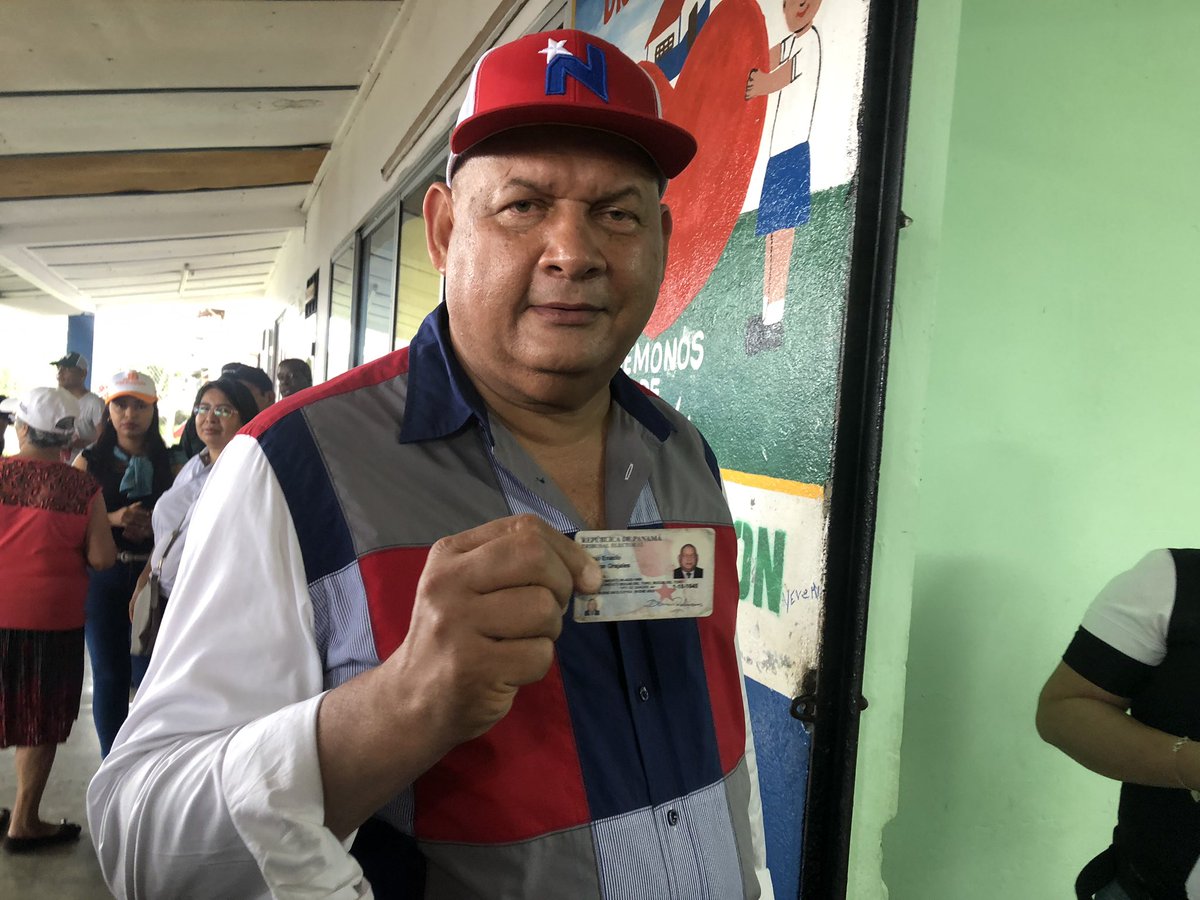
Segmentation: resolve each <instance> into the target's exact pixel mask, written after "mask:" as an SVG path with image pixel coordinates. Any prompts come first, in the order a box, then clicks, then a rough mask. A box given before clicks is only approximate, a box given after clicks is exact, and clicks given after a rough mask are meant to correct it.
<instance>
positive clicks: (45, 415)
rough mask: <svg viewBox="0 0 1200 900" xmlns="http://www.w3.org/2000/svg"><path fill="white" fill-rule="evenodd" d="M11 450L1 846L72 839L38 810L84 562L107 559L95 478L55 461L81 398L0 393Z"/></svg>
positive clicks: (55, 392)
mask: <svg viewBox="0 0 1200 900" xmlns="http://www.w3.org/2000/svg"><path fill="white" fill-rule="evenodd" d="M0 412H11V413H12V414H13V416H14V419H15V429H14V430H15V431H16V435H17V442H18V445H19V446H20V453H19V454H18V455H17V456H10V457H6V458H4V459H0V570H2V571H3V572H4V578H3V579H0V747H14V746H15V747H16V766H17V798H16V803H15V804H14V805H13V809H12V814H11V816H10V815H9V814H8V810H3V811H0V823H2V824H4V825H6V826H7V831H6V835H5V837H4V848H5V849H6V850H8V851H9V852H12V853H21V852H26V851H29V850H36V849H37V848H39V847H44V846H48V845H52V844H61V843H64V842H67V841H74V840H77V839H78V838H79V832H80V827H79V826H78V825H75V824H73V823H69V822H66V821H63V822H61V823H59V824H57V825H53V824H50V823H49V822H43V821H42V819H41V816H40V812H39V807H40V806H41V801H42V792H43V790H44V789H45V787H46V782H47V780H48V779H49V777H50V767H51V766H52V765H53V763H54V754H55V752H56V751H57V750H58V745H59V744H61V743H62V742H63V741H65V740H66V739H67V736H68V735H69V734H70V733H71V725H72V724H73V723H74V721H75V719H76V718H77V717H78V716H79V698H80V694H81V693H82V690H83V620H84V598H85V597H86V596H87V589H88V575H87V569H86V566H87V565H91V566H92V567H93V568H96V569H104V568H108V567H109V566H111V565H112V564H113V563H114V562H116V558H117V548H116V545H115V544H114V543H113V537H112V530H111V529H110V528H109V525H108V511H107V509H106V508H105V506H104V497H103V496H102V495H101V493H100V485H99V484H97V483H96V480H95V479H94V478H92V477H91V476H90V475H88V474H87V473H85V472H80V471H77V470H76V469H73V468H71V467H70V466H69V465H67V464H66V463H63V462H60V461H59V460H60V459H61V457H62V453H63V451H64V450H65V449H66V448H67V447H68V446H69V445H70V442H71V438H72V436H73V435H74V428H75V418H74V417H75V416H77V415H78V414H79V402H78V401H77V400H76V399H75V398H74V397H72V396H71V395H70V394H68V393H67V392H66V391H63V390H60V389H58V388H34V389H33V390H32V391H30V392H29V393H28V394H26V395H25V396H24V397H21V398H10V399H8V400H6V401H4V403H3V404H2V405H0Z"/></svg>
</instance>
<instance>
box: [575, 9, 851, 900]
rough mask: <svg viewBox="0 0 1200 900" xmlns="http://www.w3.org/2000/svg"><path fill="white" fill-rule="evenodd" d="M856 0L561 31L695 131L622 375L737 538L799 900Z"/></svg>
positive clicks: (777, 802)
mask: <svg viewBox="0 0 1200 900" xmlns="http://www.w3.org/2000/svg"><path fill="white" fill-rule="evenodd" d="M869 2H870V0H782V2H781V0H576V3H575V6H574V25H575V27H576V28H580V29H583V30H584V31H588V32H591V33H593V34H596V35H598V36H600V37H602V38H604V39H606V40H608V41H611V42H612V43H614V44H616V45H618V46H620V47H621V48H622V49H623V50H625V52H627V53H628V54H630V55H631V56H633V57H634V58H635V59H638V60H641V61H642V62H641V65H642V66H643V68H644V69H645V70H646V72H647V73H648V74H649V75H650V77H651V78H653V79H654V81H655V82H656V84H657V85H658V87H659V92H660V95H661V96H662V98H663V108H664V112H665V114H666V115H667V116H668V117H669V118H670V119H672V120H673V121H675V122H677V123H679V124H680V125H683V126H684V127H686V128H688V129H689V130H691V131H692V132H693V134H695V135H696V137H697V139H698V141H699V151H698V153H697V155H696V158H695V161H694V162H693V163H692V164H691V166H689V168H688V169H687V171H686V172H684V173H683V175H681V176H680V177H679V178H676V179H675V180H674V181H672V182H671V184H670V186H669V188H668V190H667V193H666V196H665V198H664V199H665V202H666V203H667V204H668V205H669V206H670V207H671V210H672V214H673V217H674V221H675V232H674V236H673V237H672V240H671V247H670V256H669V260H668V265H667V274H666V280H665V282H664V284H663V288H662V292H661V294H660V297H659V302H658V306H657V307H656V309H655V312H654V315H653V316H652V317H651V319H650V321H649V323H648V324H647V326H646V330H645V332H644V334H643V335H642V337H641V339H640V340H639V341H638V342H637V344H636V345H635V346H634V347H633V349H632V350H631V351H630V353H629V355H628V357H626V359H625V363H624V368H625V370H626V371H627V372H628V373H629V374H630V375H631V376H632V377H634V378H635V379H637V380H638V381H640V382H641V383H643V384H645V385H647V386H648V387H650V388H651V389H652V390H654V391H656V392H657V393H658V394H659V395H661V396H662V397H663V398H664V399H666V400H667V401H668V402H670V403H672V404H674V405H675V406H676V407H677V408H678V409H680V410H681V411H682V412H684V413H685V414H686V415H688V416H689V417H690V418H691V419H692V421H694V422H695V423H696V424H697V425H698V426H699V427H700V429H701V430H702V431H703V432H704V434H705V436H706V437H707V438H708V440H709V442H710V443H711V444H712V446H713V449H714V451H715V452H716V454H717V459H718V460H719V461H720V463H721V465H722V467H723V472H724V477H725V482H726V488H727V492H728V495H729V502H730V506H731V508H732V510H733V514H734V519H735V522H736V526H737V532H738V544H739V578H740V584H741V601H742V606H741V611H740V619H739V640H740V645H741V650H742V655H743V663H744V666H745V671H746V675H747V695H748V697H749V702H750V710H751V719H752V724H753V727H754V730H755V734H756V740H757V746H758V756H759V768H760V780H761V782H762V790H763V800H764V809H765V814H766V822H767V854H768V863H769V865H770V866H771V869H772V875H773V879H774V882H775V891H776V894H777V896H779V897H793V896H795V895H796V890H797V885H798V884H799V879H800V864H801V861H800V858H799V857H800V847H801V837H802V828H803V818H802V817H803V807H804V796H805V789H806V784H807V772H808V748H809V742H810V735H808V734H807V733H806V732H805V731H804V728H803V727H802V726H801V724H800V723H799V722H798V721H796V720H795V719H793V718H792V717H791V715H790V712H789V708H790V701H791V698H792V697H793V696H795V695H797V694H799V693H802V689H801V686H802V684H803V683H804V682H805V676H806V673H809V672H810V671H811V670H814V669H815V668H816V666H817V660H818V655H819V652H820V648H819V646H818V642H819V627H820V620H821V612H822V609H823V604H824V602H825V596H824V573H825V546H826V534H827V524H828V520H827V514H826V504H825V499H826V496H827V493H828V491H829V490H830V489H831V485H830V472H831V466H832V451H833V438H834V428H835V417H836V404H837V398H838V375H839V372H838V366H839V360H840V358H841V351H842V332H843V324H844V320H845V311H846V291H847V283H848V278H849V265H850V250H851V239H852V235H853V230H854V206H853V201H854V175H855V172H856V168H857V162H858V150H859V132H858V119H859V113H860V109H861V102H862V84H863V70H864V64H865V57H866V39H867V15H868V11H869Z"/></svg>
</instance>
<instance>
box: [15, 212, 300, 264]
mask: <svg viewBox="0 0 1200 900" xmlns="http://www.w3.org/2000/svg"><path fill="white" fill-rule="evenodd" d="M303 227H304V213H302V212H301V211H300V209H299V207H295V208H291V209H279V208H276V209H270V208H267V209H247V210H240V209H230V210H227V211H213V212H207V213H203V214H197V215H194V216H190V215H188V214H186V213H163V214H159V215H152V216H146V217H145V218H141V219H136V220H135V219H119V220H116V221H113V222H109V223H104V222H97V221H94V220H90V219H89V220H83V221H74V222H52V223H46V224H33V223H30V224H23V225H11V226H6V225H3V224H0V259H2V254H4V253H7V252H8V248H9V246H10V245H17V246H24V247H29V246H36V245H38V244H70V243H84V242H87V241H93V242H94V241H95V240H96V239H97V236H98V235H100V234H103V236H104V240H105V241H135V240H141V239H145V238H150V237H152V236H154V235H160V236H162V237H189V236H193V235H204V234H212V233H214V232H215V233H225V232H228V231H231V230H235V229H243V230H245V231H277V230H280V229H291V228H303Z"/></svg>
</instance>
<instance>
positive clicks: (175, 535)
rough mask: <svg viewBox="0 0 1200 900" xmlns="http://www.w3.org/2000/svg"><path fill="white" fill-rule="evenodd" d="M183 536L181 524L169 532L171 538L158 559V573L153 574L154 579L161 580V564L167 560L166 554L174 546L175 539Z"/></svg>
mask: <svg viewBox="0 0 1200 900" xmlns="http://www.w3.org/2000/svg"><path fill="white" fill-rule="evenodd" d="M181 534H183V523H182V522H180V523H179V527H178V528H176V529H175V530H174V531H172V532H171V538H170V540H168V541H167V546H166V547H165V548H164V549H163V552H162V556H160V557H159V558H158V571H156V572H155V573H154V575H155V577H157V578H162V567H163V563H164V562H166V560H167V554H168V553H170V552H171V548H172V547H174V546H175V539H176V538H178V537H179V535H181Z"/></svg>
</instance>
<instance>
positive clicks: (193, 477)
mask: <svg viewBox="0 0 1200 900" xmlns="http://www.w3.org/2000/svg"><path fill="white" fill-rule="evenodd" d="M193 412H194V413H195V416H196V433H197V434H198V435H199V437H200V440H201V442H203V444H204V449H203V450H201V451H200V452H199V453H197V454H196V455H195V456H193V457H192V458H191V459H189V460H188V461H187V463H186V464H185V465H184V467H183V468H182V469H180V470H179V474H178V475H177V476H175V483H174V484H173V485H172V486H171V489H170V490H169V491H167V492H166V493H165V494H163V495H162V497H161V499H159V501H158V504H157V505H156V506H155V507H154V516H153V526H154V551H153V552H152V553H151V554H150V559H149V560H148V561H147V563H146V566H145V568H144V569H143V570H142V574H141V575H140V576H139V577H138V580H137V585H136V587H135V588H134V590H133V595H132V597H131V598H130V599H129V617H130V618H131V619H132V618H133V607H134V599H135V598H136V597H137V595H138V593H139V592H140V591H141V589H142V586H143V585H144V584H145V583H146V581H147V580H148V579H149V578H150V573H151V572H154V573H156V574H157V576H158V589H159V592H160V594H161V595H162V596H163V598H164V599H165V598H167V597H169V596H170V594H171V588H172V587H173V586H174V584H175V576H176V575H177V574H178V572H179V560H180V559H181V558H182V557H183V541H184V538H185V537H186V535H187V528H188V524H189V523H190V522H191V520H192V507H193V506H194V505H195V503H196V498H197V497H199V496H200V489H201V488H203V487H204V483H205V482H206V481H207V480H208V476H209V473H210V472H212V467H213V463H215V462H216V461H217V457H219V456H220V455H221V451H222V450H224V449H225V447H226V445H227V444H228V443H229V442H230V441H231V440H233V436H234V435H235V434H237V433H238V431H239V429H241V427H242V426H243V425H245V424H246V423H247V422H249V421H250V420H251V419H253V418H254V416H255V415H257V414H258V405H257V404H256V403H255V402H254V397H253V396H251V394H250V391H249V389H248V388H247V387H246V386H245V385H244V384H242V383H241V382H240V381H235V380H234V379H233V378H230V377H228V376H222V377H220V378H218V379H217V380H216V381H210V382H208V383H207V384H204V385H202V386H201V387H200V390H199V391H197V392H196V406H195V409H194V410H193Z"/></svg>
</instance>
